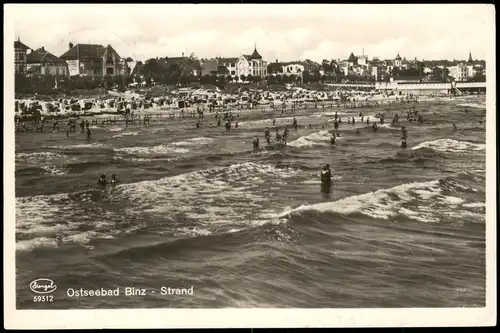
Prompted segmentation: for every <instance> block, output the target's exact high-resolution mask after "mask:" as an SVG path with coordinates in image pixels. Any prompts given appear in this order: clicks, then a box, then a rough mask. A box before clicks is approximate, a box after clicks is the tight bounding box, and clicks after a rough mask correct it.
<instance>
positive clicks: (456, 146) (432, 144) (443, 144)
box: [412, 139, 486, 152]
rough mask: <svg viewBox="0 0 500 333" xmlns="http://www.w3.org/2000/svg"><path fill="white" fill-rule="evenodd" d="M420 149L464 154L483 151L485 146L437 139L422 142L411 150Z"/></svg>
mask: <svg viewBox="0 0 500 333" xmlns="http://www.w3.org/2000/svg"><path fill="white" fill-rule="evenodd" d="M421 148H431V149H434V150H437V151H442V152H464V151H471V150H484V149H486V145H485V144H477V143H472V142H468V141H458V140H454V139H438V140H433V141H425V142H422V143H420V144H418V145H416V146H415V147H413V148H412V150H417V149H421Z"/></svg>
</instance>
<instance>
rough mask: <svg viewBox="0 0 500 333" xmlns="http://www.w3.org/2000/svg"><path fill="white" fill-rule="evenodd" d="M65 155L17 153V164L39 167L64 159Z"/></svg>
mask: <svg viewBox="0 0 500 333" xmlns="http://www.w3.org/2000/svg"><path fill="white" fill-rule="evenodd" d="M63 157H64V155H62V154H59V153H52V152H35V153H16V156H15V159H16V163H20V162H23V163H28V164H31V165H39V164H40V163H46V162H51V161H53V160H56V159H61V158H63Z"/></svg>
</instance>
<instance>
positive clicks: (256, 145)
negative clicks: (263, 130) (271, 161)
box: [253, 135, 259, 148]
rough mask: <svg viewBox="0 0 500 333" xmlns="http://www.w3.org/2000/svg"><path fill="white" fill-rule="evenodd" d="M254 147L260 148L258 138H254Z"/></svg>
mask: <svg viewBox="0 0 500 333" xmlns="http://www.w3.org/2000/svg"><path fill="white" fill-rule="evenodd" d="M253 147H254V148H259V138H258V137H257V135H256V136H254V138H253Z"/></svg>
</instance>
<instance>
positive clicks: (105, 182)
mask: <svg viewBox="0 0 500 333" xmlns="http://www.w3.org/2000/svg"><path fill="white" fill-rule="evenodd" d="M107 183H108V182H107V181H106V175H104V174H102V175H101V176H100V177H99V180H98V181H97V184H99V185H106V184H107Z"/></svg>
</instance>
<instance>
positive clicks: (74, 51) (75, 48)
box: [60, 43, 128, 77]
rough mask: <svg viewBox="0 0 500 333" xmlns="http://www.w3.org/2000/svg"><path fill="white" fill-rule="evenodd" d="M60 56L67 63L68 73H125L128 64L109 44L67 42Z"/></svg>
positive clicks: (112, 74)
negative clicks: (66, 49) (65, 48)
mask: <svg viewBox="0 0 500 333" xmlns="http://www.w3.org/2000/svg"><path fill="white" fill-rule="evenodd" d="M60 58H61V59H63V60H64V61H66V63H67V64H68V68H69V73H70V75H88V76H93V77H102V76H105V75H111V76H117V75H122V73H126V72H127V69H126V67H127V66H128V65H127V62H126V61H123V59H122V58H120V56H119V55H118V53H117V52H116V51H115V49H113V47H112V46H111V45H107V46H102V45H96V44H77V45H73V44H72V43H69V50H68V51H66V52H65V53H64V54H63V55H61V57H60Z"/></svg>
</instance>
